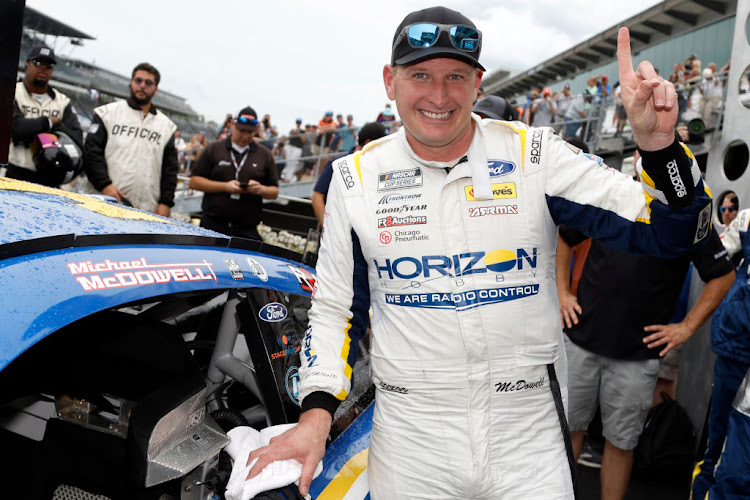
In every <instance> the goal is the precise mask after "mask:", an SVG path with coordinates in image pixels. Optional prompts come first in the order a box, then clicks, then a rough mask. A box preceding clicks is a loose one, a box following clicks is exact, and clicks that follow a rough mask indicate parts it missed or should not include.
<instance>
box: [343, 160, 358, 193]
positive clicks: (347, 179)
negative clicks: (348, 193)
mask: <svg viewBox="0 0 750 500" xmlns="http://www.w3.org/2000/svg"><path fill="white" fill-rule="evenodd" d="M339 172H341V178H342V179H344V184H346V188H347V189H351V188H353V187H354V177H352V172H351V170H349V165H347V162H346V160H342V161H341V163H339Z"/></svg>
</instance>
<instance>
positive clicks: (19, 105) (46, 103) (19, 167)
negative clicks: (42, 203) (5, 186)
mask: <svg viewBox="0 0 750 500" xmlns="http://www.w3.org/2000/svg"><path fill="white" fill-rule="evenodd" d="M56 65H57V59H56V58H55V52H54V51H53V50H52V49H51V48H49V47H44V46H38V47H34V48H32V49H31V50H30V51H29V54H28V57H27V59H26V74H25V75H24V78H23V81H22V82H18V83H17V84H16V95H15V100H14V102H13V121H12V124H11V135H12V143H11V146H10V152H9V155H8V162H9V165H8V167H7V171H6V173H5V176H6V177H10V178H13V179H21V180H25V181H30V182H36V183H39V184H45V185H47V186H55V187H58V186H57V183H56V182H52V181H50V179H47V178H45V177H44V175H41V174H40V173H39V172H37V169H36V165H35V164H34V159H33V154H32V145H33V143H34V137H35V136H36V135H37V134H41V133H44V132H53V133H54V132H64V133H66V134H67V135H68V136H69V137H70V138H71V139H73V141H74V142H76V143H77V144H78V145H79V146H83V131H82V130H81V125H80V124H79V123H78V117H77V116H76V113H75V111H74V110H73V106H72V105H71V103H70V99H69V98H68V96H66V95H65V94H63V93H62V92H60V91H58V90H56V89H53V88H52V87H50V86H49V81H50V79H51V78H52V75H53V73H54V71H55V66H56Z"/></svg>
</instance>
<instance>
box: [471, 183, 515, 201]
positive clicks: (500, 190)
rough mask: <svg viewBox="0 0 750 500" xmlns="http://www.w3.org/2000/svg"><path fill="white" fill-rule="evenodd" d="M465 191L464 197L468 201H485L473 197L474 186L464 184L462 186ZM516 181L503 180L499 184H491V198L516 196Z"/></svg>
mask: <svg viewBox="0 0 750 500" xmlns="http://www.w3.org/2000/svg"><path fill="white" fill-rule="evenodd" d="M464 191H465V192H466V199H467V200H468V201H487V200H480V199H479V198H475V197H474V186H473V185H470V186H466V187H465V188H464ZM516 194H517V193H516V183H515V182H503V183H500V184H492V198H493V199H495V200H501V199H508V198H515V197H516Z"/></svg>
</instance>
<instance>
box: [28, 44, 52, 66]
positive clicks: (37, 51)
mask: <svg viewBox="0 0 750 500" xmlns="http://www.w3.org/2000/svg"><path fill="white" fill-rule="evenodd" d="M36 59H49V60H50V61H52V62H53V63H57V59H55V51H54V50H52V49H50V48H49V47H45V46H44V45H37V46H36V47H34V48H32V49H31V50H30V51H29V55H28V57H27V58H26V60H27V61H34V60H36Z"/></svg>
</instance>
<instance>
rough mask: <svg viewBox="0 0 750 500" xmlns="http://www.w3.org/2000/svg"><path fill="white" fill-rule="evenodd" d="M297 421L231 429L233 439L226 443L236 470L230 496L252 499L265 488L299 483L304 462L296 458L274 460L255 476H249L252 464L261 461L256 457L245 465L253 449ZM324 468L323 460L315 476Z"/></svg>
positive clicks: (231, 477) (230, 499)
mask: <svg viewBox="0 0 750 500" xmlns="http://www.w3.org/2000/svg"><path fill="white" fill-rule="evenodd" d="M295 425H297V424H285V425H274V426H273V427H266V428H265V429H263V430H261V431H257V430H255V429H253V428H252V427H235V428H234V429H232V430H231V431H229V432H228V433H227V434H228V435H229V438H230V439H231V440H232V442H231V443H229V445H228V446H227V447H226V452H227V453H229V456H230V457H232V460H234V466H232V473H231V474H230V475H229V483H227V490H226V498H227V500H249V499H251V498H253V497H254V496H255V495H257V494H258V493H261V492H263V491H268V490H272V489H274V488H281V487H283V486H287V485H289V484H292V483H295V484H297V485H299V478H300V476H301V475H302V464H301V463H299V462H297V461H296V460H281V461H278V462H273V463H271V464H269V465H267V466H266V468H265V469H263V470H262V471H261V473H260V474H258V475H257V476H255V477H254V478H252V479H250V480H247V479H245V478H247V475H248V474H249V473H250V469H251V468H252V466H253V465H255V462H257V461H258V460H257V459H255V460H253V461H252V463H251V464H250V465H245V464H247V457H248V456H249V455H250V452H251V451H253V450H256V449H258V448H261V447H263V446H266V445H268V443H270V442H271V438H272V437H275V436H278V435H279V434H281V433H283V432H285V431H287V430H289V429H291V428H292V427H294V426H295ZM322 470H323V464H322V462H321V463H319V464H318V466H317V467H316V468H315V473H314V474H313V477H318V474H320V472H321V471H322ZM308 498H309V496H308Z"/></svg>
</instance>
